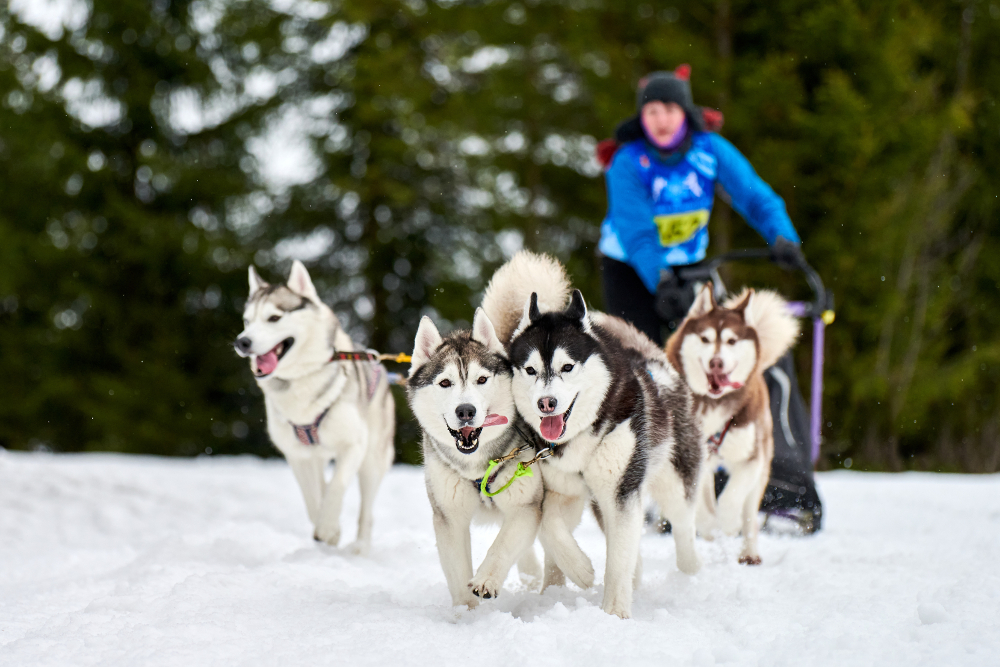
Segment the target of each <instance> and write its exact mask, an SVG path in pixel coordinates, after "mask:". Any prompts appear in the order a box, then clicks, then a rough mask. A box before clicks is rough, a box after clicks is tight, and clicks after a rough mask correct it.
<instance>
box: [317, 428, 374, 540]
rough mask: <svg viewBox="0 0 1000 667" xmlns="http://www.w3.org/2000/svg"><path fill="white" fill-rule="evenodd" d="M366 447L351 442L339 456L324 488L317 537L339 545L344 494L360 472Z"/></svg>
mask: <svg viewBox="0 0 1000 667" xmlns="http://www.w3.org/2000/svg"><path fill="white" fill-rule="evenodd" d="M363 459H364V448H363V447H360V446H358V445H357V444H351V445H349V446H347V447H346V448H344V451H343V453H342V454H340V455H338V456H337V463H336V466H335V467H334V469H333V477H332V478H331V479H330V481H329V482H328V483H327V485H326V488H325V489H324V490H323V504H322V505H321V506H320V511H319V523H317V524H316V535H315V537H316V539H317V540H320V541H322V542H326V543H327V544H329V545H331V546H337V544H338V543H339V542H340V510H341V508H342V507H343V505H344V494H345V493H346V492H347V487H348V485H349V484H350V483H351V480H352V479H353V478H354V476H355V475H357V474H358V468H360V467H361V461H362V460H363Z"/></svg>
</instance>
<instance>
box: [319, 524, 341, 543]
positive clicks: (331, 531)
mask: <svg viewBox="0 0 1000 667" xmlns="http://www.w3.org/2000/svg"><path fill="white" fill-rule="evenodd" d="M313 539H314V540H316V541H317V542H325V543H327V544H329V545H330V546H331V547H335V546H337V543H339V542H340V526H318V527H317V528H316V531H315V532H314V533H313Z"/></svg>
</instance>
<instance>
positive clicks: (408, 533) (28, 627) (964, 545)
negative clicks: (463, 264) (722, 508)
mask: <svg viewBox="0 0 1000 667" xmlns="http://www.w3.org/2000/svg"><path fill="white" fill-rule="evenodd" d="M819 484H820V485H821V491H822V493H823V497H824V510H825V514H824V530H823V532H822V533H820V534H818V535H815V536H812V537H808V538H797V537H776V536H768V535H765V536H762V539H761V553H762V555H763V557H764V564H763V566H761V567H759V568H746V567H740V566H738V565H737V564H736V557H737V554H738V553H739V542H738V540H735V539H733V540H720V541H716V542H712V543H708V542H699V543H698V548H699V551H700V552H701V554H702V558H703V559H704V561H705V567H704V568H703V569H702V571H701V572H700V573H699V574H698V575H697V576H694V577H687V576H685V575H683V574H681V573H680V572H678V571H677V568H676V566H675V565H674V546H673V541H672V539H671V538H670V537H669V536H662V535H658V534H655V533H652V532H650V533H648V534H646V535H645V536H644V537H643V540H642V556H643V561H644V566H645V567H644V569H645V575H644V580H643V584H642V587H641V588H640V589H639V590H638V591H637V592H636V596H635V604H634V608H633V614H634V618H633V619H632V620H630V621H621V620H619V619H617V618H613V617H610V616H608V615H606V614H604V613H603V612H601V611H600V609H599V604H600V599H601V593H602V586H601V584H600V579H601V573H602V572H603V569H604V540H603V537H602V535H601V533H600V531H599V530H598V528H597V526H596V524H595V523H594V521H593V519H592V518H591V517H589V516H588V517H587V518H586V519H585V522H584V524H583V525H582V526H581V527H580V529H578V531H577V535H578V538H579V540H580V542H581V545H582V546H583V548H584V550H585V551H586V552H587V553H588V554H590V555H591V557H592V558H593V561H594V566H595V569H596V570H597V572H598V585H597V586H596V587H595V588H594V589H592V590H588V591H580V590H578V589H576V588H575V587H572V586H569V587H566V588H555V589H551V590H549V591H547V592H546V593H545V594H544V595H539V594H538V593H535V592H532V591H531V590H530V589H529V587H528V586H527V585H526V584H525V583H524V582H522V581H521V580H520V579H519V578H518V576H517V573H516V572H512V573H511V575H510V577H509V578H508V580H507V582H506V585H505V589H504V591H503V593H502V594H501V596H500V597H499V598H498V599H497V600H490V601H486V602H484V603H483V604H482V605H480V607H479V608H478V609H476V610H474V611H468V610H464V609H458V608H452V607H451V606H450V598H449V595H448V591H447V587H446V586H445V581H444V576H443V574H442V573H441V568H440V566H439V564H438V560H437V552H436V549H435V546H434V535H433V531H432V528H431V511H430V508H429V506H428V504H427V499H426V496H425V495H424V488H423V477H422V472H421V470H419V469H417V468H409V467H403V466H397V467H395V468H394V469H393V470H392V471H391V472H390V474H389V475H388V477H387V478H386V481H385V483H384V485H383V487H382V491H381V494H380V496H379V499H378V503H377V505H376V512H375V536H374V543H373V548H372V556H371V557H370V558H361V557H356V556H351V555H348V554H346V553H344V552H341V551H339V550H337V549H332V548H328V547H325V546H321V545H318V544H316V543H314V542H313V541H312V539H311V537H310V527H309V525H308V522H307V519H306V516H305V510H304V508H303V506H302V501H301V498H300V497H299V493H298V488H297V487H296V485H295V482H294V481H293V479H292V475H291V473H290V471H289V470H288V468H287V466H286V465H285V463H284V462H282V461H276V460H271V461H261V460H257V459H252V458H235V459H209V458H201V459H196V460H168V459H156V458H146V457H126V456H116V455H104V454H100V455H73V456H53V455H41V454H15V453H10V452H4V451H3V450H0V665H67V664H73V665H236V664H239V665H279V664H280V665H300V664H309V665H327V664H330V665H332V664H337V665H348V664H405V665H411V664H412V665H449V664H458V663H459V661H462V662H464V663H470V662H473V663H483V664H511V665H536V664H539V665H573V666H574V667H580V666H584V665H605V664H608V663H610V662H612V661H617V662H619V663H620V664H622V660H623V659H624V660H625V661H627V663H624V664H630V665H631V664H650V665H652V664H655V665H712V664H717V663H718V664H722V663H725V664H727V665H796V666H800V665H848V664H878V665H880V667H885V666H889V665H908V666H910V665H944V664H947V665H992V664H995V660H996V656H997V655H998V654H1000V633H998V632H997V631H996V627H997V625H998V623H1000V596H998V595H997V591H998V590H1000V575H998V574H997V573H996V568H995V563H996V562H997V561H998V560H1000V537H998V533H1000V476H990V477H960V476H946V475H924V474H904V475H874V474H860V473H849V472H839V473H827V474H822V475H820V476H819ZM356 495H357V494H356V491H353V492H352V493H351V494H349V500H348V507H347V508H346V510H345V518H347V519H349V520H350V521H353V520H354V517H355V516H356V512H357V497H356ZM345 529H346V530H345V532H346V533H347V534H346V535H345V538H344V543H345V544H346V543H347V542H349V541H350V539H351V538H352V533H353V526H352V525H348V524H345ZM495 534H496V529H495V528H492V527H477V528H475V529H474V533H473V547H472V548H473V558H474V560H475V561H476V563H478V562H479V561H481V560H482V558H483V556H484V555H485V553H486V549H487V547H488V546H489V544H490V542H491V540H492V538H493V536H494V535H495Z"/></svg>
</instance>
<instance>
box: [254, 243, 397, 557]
mask: <svg viewBox="0 0 1000 667" xmlns="http://www.w3.org/2000/svg"><path fill="white" fill-rule="evenodd" d="M243 324H244V329H243V331H242V333H240V335H239V336H238V337H237V339H236V343H235V346H236V352H237V353H238V354H239V355H240V356H242V357H250V370H251V371H253V374H254V377H255V379H256V380H257V384H258V386H260V388H261V390H262V391H263V392H264V407H265V408H266V410H267V432H268V434H269V435H270V436H271V442H273V443H274V445H275V447H277V448H278V449H279V450H280V451H281V453H282V454H284V455H285V459H287V460H288V465H289V466H290V467H291V469H292V472H293V473H294V474H295V479H296V480H298V483H299V487H301V489H302V496H303V498H304V499H305V503H306V510H307V511H308V512H309V519H310V521H312V523H313V526H314V528H315V531H314V533H313V537H314V538H315V539H316V540H318V541H322V542H326V543H327V544H331V545H333V546H336V545H337V543H338V542H339V541H340V510H341V507H342V505H343V501H344V492H345V491H346V490H347V487H348V485H349V484H350V482H351V479H352V478H353V477H354V476H355V475H357V477H358V482H359V486H360V487H361V516H360V519H359V521H358V537H357V541H355V542H354V543H353V544H352V545H351V547H350V548H351V550H352V551H354V552H355V553H360V554H366V553H367V552H368V550H369V547H370V545H371V534H372V506H373V504H374V501H375V494H376V492H377V491H378V487H379V484H380V483H381V481H382V477H383V476H385V473H386V471H387V470H388V469H389V466H391V465H392V459H393V446H392V440H393V435H394V433H395V429H396V415H395V406H394V403H393V400H392V394H391V393H390V392H389V385H388V382H387V380H386V373H385V371H384V369H383V368H382V367H381V366H380V365H378V364H375V363H372V362H370V361H340V360H332V358H333V353H334V351H337V352H350V351H356V350H357V349H358V348H356V347H355V345H354V343H353V342H352V341H351V339H350V337H349V336H348V335H347V333H346V332H345V331H344V330H343V329H342V328H341V326H340V322H339V321H338V320H337V316H336V315H334V313H333V311H332V310H330V308H329V307H328V306H326V305H325V304H324V303H323V302H322V301H320V298H319V295H318V294H317V293H316V288H315V287H314V286H313V283H312V280H311V279H310V278H309V273H308V271H306V267H305V266H303V265H302V263H301V262H299V261H298V260H296V261H295V262H294V263H293V264H292V271H291V274H290V275H289V277H288V284H287V285H269V284H267V283H265V282H264V281H263V280H261V279H260V276H259V275H257V271H256V269H254V267H252V266H251V267H250V298H249V299H248V300H247V305H246V308H245V309H244V311H243ZM331 460H335V461H336V468H335V470H334V473H333V477H332V478H331V479H330V481H329V482H327V481H326V476H325V469H326V466H327V464H328V463H329V462H330V461H331Z"/></svg>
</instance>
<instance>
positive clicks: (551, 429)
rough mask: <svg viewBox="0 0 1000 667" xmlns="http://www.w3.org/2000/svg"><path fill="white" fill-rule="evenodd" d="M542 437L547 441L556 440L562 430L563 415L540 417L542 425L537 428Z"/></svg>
mask: <svg viewBox="0 0 1000 667" xmlns="http://www.w3.org/2000/svg"><path fill="white" fill-rule="evenodd" d="M539 430H540V431H541V432H542V437H543V438H545V439H546V440H548V441H550V442H551V441H553V440H558V439H559V436H560V435H562V432H563V416H562V415H556V416H555V417H542V425H541V427H540V428H539Z"/></svg>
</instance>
